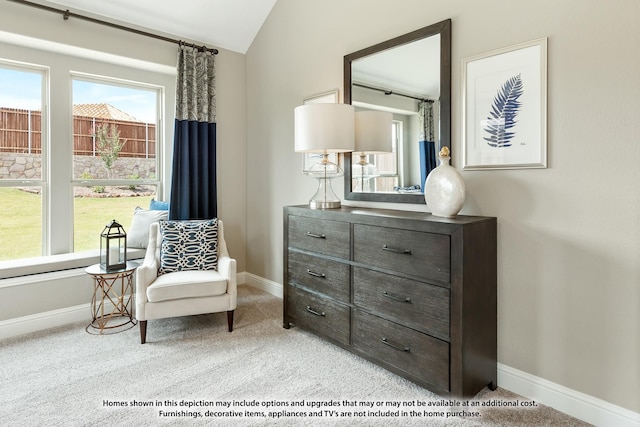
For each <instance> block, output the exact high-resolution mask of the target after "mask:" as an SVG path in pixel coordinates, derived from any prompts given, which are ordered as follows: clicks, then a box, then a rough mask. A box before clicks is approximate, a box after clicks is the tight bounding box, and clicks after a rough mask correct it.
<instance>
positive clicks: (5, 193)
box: [0, 187, 42, 261]
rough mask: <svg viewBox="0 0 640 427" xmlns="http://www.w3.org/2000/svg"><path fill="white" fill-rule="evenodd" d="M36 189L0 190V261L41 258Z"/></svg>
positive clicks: (40, 217)
mask: <svg viewBox="0 0 640 427" xmlns="http://www.w3.org/2000/svg"><path fill="white" fill-rule="evenodd" d="M40 190H41V188H40V187H28V188H22V189H21V188H11V187H0V261H6V260H12V259H19V258H31V257H37V256H40V255H42V198H41V196H40V194H41V191H40Z"/></svg>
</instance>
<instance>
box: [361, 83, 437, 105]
mask: <svg viewBox="0 0 640 427" xmlns="http://www.w3.org/2000/svg"><path fill="white" fill-rule="evenodd" d="M353 85H354V86H358V87H363V88H365V89H370V90H377V91H378V92H383V93H384V94H385V95H397V96H404V97H405V98H411V99H415V100H418V101H426V102H433V99H426V98H420V97H417V96H413V95H406V94H404V93H399V92H394V91H392V90H388V89H382V88H379V87H373V86H367V85H363V84H362V83H354V84H353Z"/></svg>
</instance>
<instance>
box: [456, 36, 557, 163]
mask: <svg viewBox="0 0 640 427" xmlns="http://www.w3.org/2000/svg"><path fill="white" fill-rule="evenodd" d="M462 87H463V99H462V104H463V107H462V115H463V117H462V124H463V132H462V145H463V162H462V169H471V170H484V169H526V168H546V167H547V38H546V37H545V38H540V39H536V40H532V41H529V42H525V43H521V44H517V45H514V46H510V47H506V48H503V49H497V50H494V51H491V52H488V53H483V54H480V55H476V56H473V57H470V58H466V59H464V60H463V61H462Z"/></svg>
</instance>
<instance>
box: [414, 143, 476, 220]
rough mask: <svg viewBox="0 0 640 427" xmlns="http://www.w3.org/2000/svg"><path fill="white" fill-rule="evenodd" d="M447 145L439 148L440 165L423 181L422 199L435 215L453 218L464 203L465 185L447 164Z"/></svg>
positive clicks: (458, 173)
mask: <svg viewBox="0 0 640 427" xmlns="http://www.w3.org/2000/svg"><path fill="white" fill-rule="evenodd" d="M449 160H451V157H450V156H449V147H442V149H441V150H440V165H439V166H438V167H436V168H435V169H434V170H432V171H431V173H429V175H428V176H427V180H426V181H425V183H424V200H425V202H427V207H429V209H431V213H432V214H433V215H435V216H442V217H445V218H455V217H456V215H458V212H460V209H462V206H463V205H464V199H465V197H466V194H467V192H466V187H465V185H464V180H463V179H462V175H460V172H458V171H457V170H456V168H454V167H453V166H451V165H450V164H449Z"/></svg>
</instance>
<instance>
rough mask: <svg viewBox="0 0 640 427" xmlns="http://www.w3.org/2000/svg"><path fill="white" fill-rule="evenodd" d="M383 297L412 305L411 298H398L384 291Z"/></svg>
mask: <svg viewBox="0 0 640 427" xmlns="http://www.w3.org/2000/svg"><path fill="white" fill-rule="evenodd" d="M382 295H384V296H385V297H387V298H391V299H392V300H394V301H400V302H406V303H408V304H411V298H409V297H406V298H402V297H398V296H395V295H391V294H388V293H387V291H383V292H382Z"/></svg>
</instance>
